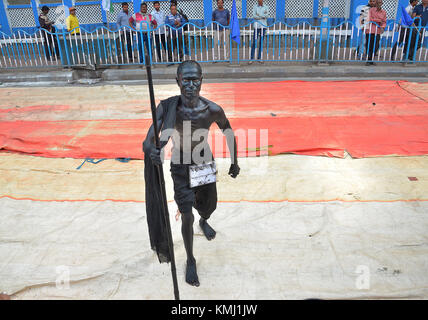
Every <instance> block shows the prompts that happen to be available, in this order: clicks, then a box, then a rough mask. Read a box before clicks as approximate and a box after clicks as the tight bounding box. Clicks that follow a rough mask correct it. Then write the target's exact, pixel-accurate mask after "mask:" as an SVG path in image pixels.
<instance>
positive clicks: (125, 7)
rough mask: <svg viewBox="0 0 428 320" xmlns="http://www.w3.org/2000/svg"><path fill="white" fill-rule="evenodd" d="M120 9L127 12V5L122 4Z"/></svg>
mask: <svg viewBox="0 0 428 320" xmlns="http://www.w3.org/2000/svg"><path fill="white" fill-rule="evenodd" d="M122 9H123V11H124V12H128V5H127V4H125V5H123V7H122Z"/></svg>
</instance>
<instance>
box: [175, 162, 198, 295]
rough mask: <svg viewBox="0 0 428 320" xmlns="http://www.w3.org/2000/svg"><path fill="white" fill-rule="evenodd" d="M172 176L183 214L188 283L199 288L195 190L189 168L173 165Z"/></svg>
mask: <svg viewBox="0 0 428 320" xmlns="http://www.w3.org/2000/svg"><path fill="white" fill-rule="evenodd" d="M171 176H172V181H173V183H174V200H175V202H176V203H177V206H178V210H179V211H180V212H181V234H182V236H183V242H184V248H185V249H186V255H187V262H186V282H187V283H188V284H190V285H192V286H196V287H197V286H199V279H198V274H197V272H196V259H195V257H194V256H193V222H194V217H193V213H192V206H193V203H194V202H195V193H194V190H193V189H191V188H190V186H189V176H188V166H186V165H172V164H171Z"/></svg>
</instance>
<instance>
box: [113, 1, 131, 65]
mask: <svg viewBox="0 0 428 320" xmlns="http://www.w3.org/2000/svg"><path fill="white" fill-rule="evenodd" d="M128 8H129V6H128V3H127V2H122V11H121V12H119V14H118V15H117V20H116V24H117V29H118V30H120V31H121V34H120V41H121V45H120V46H119V47H120V51H121V54H122V60H124V56H125V45H126V49H127V50H128V58H129V60H131V61H132V44H131V36H132V34H131V30H130V29H129V27H130V25H129V19H130V18H131V14H130V13H129V11H128ZM129 60H128V62H129Z"/></svg>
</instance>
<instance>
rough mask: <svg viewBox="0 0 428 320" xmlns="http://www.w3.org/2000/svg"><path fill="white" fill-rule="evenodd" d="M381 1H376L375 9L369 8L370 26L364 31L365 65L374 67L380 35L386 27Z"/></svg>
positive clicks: (384, 12)
mask: <svg viewBox="0 0 428 320" xmlns="http://www.w3.org/2000/svg"><path fill="white" fill-rule="evenodd" d="M382 4H383V1H382V0H376V7H374V8H370V12H369V14H370V25H369V27H368V28H367V29H366V44H367V63H366V65H374V62H373V57H374V56H375V55H376V54H377V51H378V50H379V41H380V36H381V34H382V33H383V32H384V31H385V27H386V11H385V10H383V9H382Z"/></svg>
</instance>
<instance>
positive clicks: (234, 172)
mask: <svg viewBox="0 0 428 320" xmlns="http://www.w3.org/2000/svg"><path fill="white" fill-rule="evenodd" d="M218 108H219V110H216V111H217V112H216V115H217V117H216V123H217V125H218V127H219V128H220V129H221V130H222V132H223V134H224V135H225V136H226V142H227V147H228V148H229V153H230V158H231V162H232V163H231V165H230V169H229V175H230V176H231V177H232V178H236V177H237V176H238V174H239V171H240V168H239V166H238V148H237V147H236V137H235V133H234V132H233V130H232V127H231V126H230V122H229V120H228V119H227V118H226V115H225V113H224V111H223V109H222V108H220V107H218Z"/></svg>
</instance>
